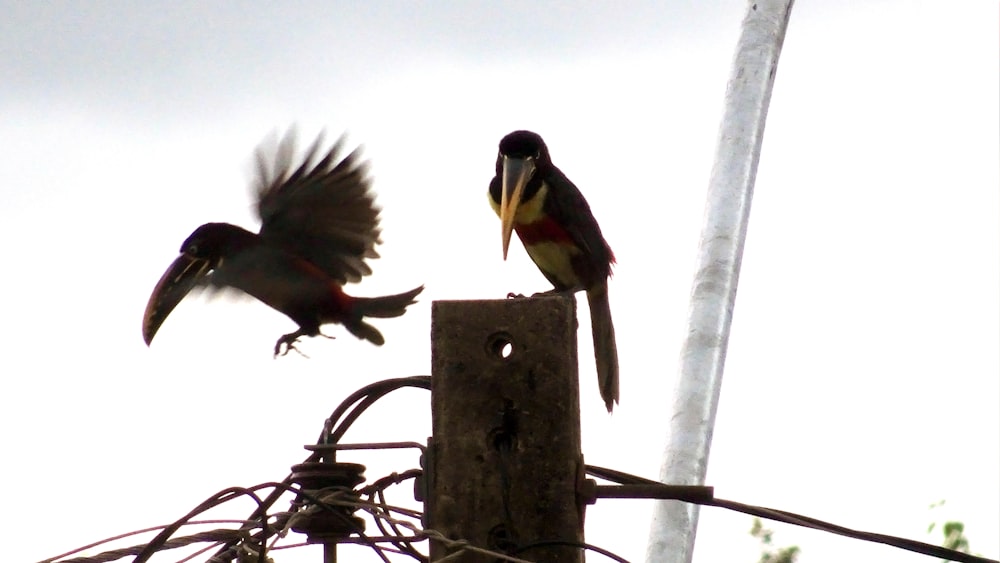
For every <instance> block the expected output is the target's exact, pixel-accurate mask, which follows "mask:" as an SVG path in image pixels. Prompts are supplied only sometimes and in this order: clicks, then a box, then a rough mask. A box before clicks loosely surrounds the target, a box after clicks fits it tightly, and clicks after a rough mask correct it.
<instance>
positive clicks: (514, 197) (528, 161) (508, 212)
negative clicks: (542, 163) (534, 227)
mask: <svg viewBox="0 0 1000 563" xmlns="http://www.w3.org/2000/svg"><path fill="white" fill-rule="evenodd" d="M534 172H535V159H533V158H531V157H527V158H514V157H510V156H504V157H503V178H502V183H501V187H502V190H501V192H500V233H501V236H502V237H503V259H504V260H506V259H507V248H508V247H509V246H510V235H511V232H513V230H514V217H516V216H517V206H518V205H520V204H521V196H522V195H523V194H524V187H525V186H526V185H528V180H530V179H531V175H532V174H533V173H534Z"/></svg>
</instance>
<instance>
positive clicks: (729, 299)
mask: <svg viewBox="0 0 1000 563" xmlns="http://www.w3.org/2000/svg"><path fill="white" fill-rule="evenodd" d="M792 4H793V0H750V1H749V2H748V6H747V12H746V16H745V17H744V19H743V26H742V32H741V34H740V39H739V42H738V44H737V47H736V54H735V57H734V60H733V67H732V72H731V76H730V78H729V85H728V87H727V89H726V100H725V113H724V115H723V119H722V124H721V126H720V130H719V140H718V144H717V146H716V154H715V164H714V165H713V167H712V175H711V180H710V181H709V186H708V198H707V202H706V206H705V223H704V226H703V228H702V233H701V242H700V244H699V253H698V254H699V256H698V266H697V270H696V273H695V277H694V284H693V287H692V291H691V305H690V313H689V318H688V331H687V338H686V340H685V342H684V346H683V349H682V352H681V358H680V376H679V378H678V382H677V387H676V389H675V393H674V397H673V411H672V416H671V417H670V421H669V423H668V428H667V436H666V438H667V439H666V448H665V450H664V453H663V464H662V466H661V469H660V480H661V481H662V482H663V483H666V484H670V485H700V484H702V483H704V482H705V471H706V469H707V467H708V454H709V450H710V448H711V443H712V430H713V428H714V426H715V413H716V409H717V406H718V402H719V391H720V389H721V387H722V371H723V366H724V364H725V359H726V348H727V346H728V343H729V327H730V324H731V322H732V314H733V305H734V303H735V301H736V286H737V282H738V280H739V272H740V262H741V259H742V256H743V243H744V240H745V239H746V230H747V222H748V220H749V217H750V202H751V200H752V198H753V186H754V179H755V177H756V174H757V161H758V158H759V156H760V147H761V142H762V140H763V136H764V122H765V120H766V118H767V107H768V103H769V102H770V99H771V88H772V86H773V84H774V75H775V72H776V70H777V65H778V56H779V55H780V53H781V45H782V42H783V41H784V38H785V29H786V28H787V25H788V18H789V15H790V13H791V10H792ZM697 524H698V506H697V505H694V504H686V503H682V502H677V501H658V502H657V503H656V506H655V508H654V513H653V520H652V524H651V527H650V535H649V544H648V546H647V548H646V561H647V562H649V563H688V562H690V561H691V557H692V554H693V551H694V538H695V531H696V528H697Z"/></svg>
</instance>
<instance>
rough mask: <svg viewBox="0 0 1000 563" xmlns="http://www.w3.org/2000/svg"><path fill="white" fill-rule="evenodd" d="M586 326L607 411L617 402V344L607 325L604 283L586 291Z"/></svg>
mask: <svg viewBox="0 0 1000 563" xmlns="http://www.w3.org/2000/svg"><path fill="white" fill-rule="evenodd" d="M587 302H588V303H590V324H591V327H592V329H593V331H594V358H595V359H596V360H597V384H598V385H599V386H600V388H601V398H603V399H604V404H605V406H607V407H608V412H611V411H612V409H614V406H615V404H616V403H618V345H617V344H616V343H615V325H614V324H612V322H611V303H610V302H608V284H607V282H605V283H603V284H600V285H598V286H597V287H593V288H591V289H589V290H587Z"/></svg>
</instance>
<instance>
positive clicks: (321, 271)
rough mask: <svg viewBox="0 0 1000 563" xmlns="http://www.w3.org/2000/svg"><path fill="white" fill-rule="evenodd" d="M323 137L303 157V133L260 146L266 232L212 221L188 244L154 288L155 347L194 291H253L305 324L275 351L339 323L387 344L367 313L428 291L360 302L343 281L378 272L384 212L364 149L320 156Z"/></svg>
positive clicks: (388, 310) (389, 312) (149, 332)
mask: <svg viewBox="0 0 1000 563" xmlns="http://www.w3.org/2000/svg"><path fill="white" fill-rule="evenodd" d="M322 142H323V136H322V135H320V136H319V138H317V139H316V142H315V143H313V145H312V146H311V147H310V148H309V150H308V151H307V152H306V154H305V156H304V157H303V158H302V159H301V160H298V159H296V157H295V134H294V132H293V131H289V132H288V134H286V135H285V137H284V138H283V139H282V140H281V141H280V142H275V141H274V140H273V139H272V140H271V142H270V143H268V142H265V143H264V144H262V145H261V146H260V147H258V149H257V153H256V157H257V170H256V179H255V186H254V190H255V192H256V197H257V214H258V215H259V216H260V220H261V227H260V232H259V233H257V234H254V233H252V232H250V231H247V230H246V229H243V228H241V227H237V226H236V225H230V224H228V223H206V224H204V225H202V226H200V227H198V228H197V229H195V230H194V232H193V233H191V235H190V236H189V237H188V238H187V240H185V241H184V244H182V245H181V250H180V252H181V255H180V256H179V257H178V258H177V259H176V260H174V263H173V264H171V265H170V267H169V268H167V271H166V272H165V273H164V274H163V277H161V278H160V281H159V282H158V283H157V284H156V287H155V288H154V289H153V293H152V295H150V297H149V303H148V304H147V305H146V312H145V314H144V315H143V318H142V336H143V339H145V341H146V344H147V345H148V344H149V343H150V342H152V340H153V336H155V335H156V331H157V330H159V328H160V325H161V324H163V321H164V320H166V318H167V316H168V315H169V314H170V312H171V311H173V310H174V307H176V306H177V304H178V303H180V301H181V300H182V299H183V298H184V296H185V295H187V294H188V292H189V291H191V290H192V289H193V288H195V287H198V286H207V287H210V288H217V289H221V288H233V289H237V290H240V291H243V292H246V293H248V294H250V295H252V296H254V297H256V298H257V299H259V300H261V301H263V302H264V303H265V304H267V305H268V306H270V307H272V308H273V309H275V310H277V311H279V312H281V313H284V314H285V315H287V316H288V317H289V318H291V319H292V320H293V321H295V322H296V323H297V324H298V325H299V329H298V330H296V331H295V332H291V333H289V334H286V335H284V336H282V337H281V338H279V339H278V341H277V343H276V344H275V345H274V355H275V356H277V355H278V354H279V353H282V346H284V352H283V354H287V353H288V352H289V351H290V350H293V349H295V343H296V342H297V341H298V338H299V337H300V336H317V335H319V334H320V331H319V329H320V325H323V324H326V323H340V324H342V325H344V327H345V328H347V330H348V331H349V332H350V333H351V334H353V335H354V336H357V337H358V338H361V339H364V340H367V341H369V342H371V343H373V344H376V345H379V346H381V345H382V344H383V343H384V342H385V339H384V338H383V337H382V334H381V333H379V331H378V330H377V329H376V328H375V327H373V326H371V325H370V324H368V323H366V322H365V318H366V317H379V318H384V317H398V316H400V315H402V314H403V313H404V312H406V307H407V306H409V305H412V304H413V303H414V302H415V301H414V298H415V297H416V296H417V294H419V293H420V292H421V291H423V286H420V287H417V288H414V289H411V290H410V291H407V292H405V293H400V294H397V295H387V296H384V297H352V296H350V295H348V294H346V293H344V290H343V287H342V286H343V285H344V284H346V283H348V282H357V281H359V280H360V279H361V278H362V276H366V275H368V274H370V273H371V268H369V267H368V265H367V264H366V263H365V260H366V259H367V258H378V253H377V252H376V251H375V245H376V244H379V243H381V240H380V239H379V235H380V233H381V229H380V228H379V208H378V207H376V206H375V202H374V194H373V193H372V191H371V179H370V177H369V175H368V166H367V162H366V161H364V160H362V159H361V156H360V154H359V149H355V150H354V151H353V152H351V153H350V154H348V155H347V156H346V157H343V158H341V157H340V153H341V151H342V149H343V145H344V138H343V137H341V139H340V140H339V141H338V142H337V143H335V144H334V146H333V147H332V148H331V149H330V150H329V151H326V152H325V153H324V152H321V145H322Z"/></svg>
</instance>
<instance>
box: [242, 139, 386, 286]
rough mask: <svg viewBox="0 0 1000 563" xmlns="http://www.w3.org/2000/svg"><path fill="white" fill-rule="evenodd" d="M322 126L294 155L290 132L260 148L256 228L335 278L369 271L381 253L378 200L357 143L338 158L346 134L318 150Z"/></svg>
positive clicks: (351, 279) (354, 278) (268, 240)
mask: <svg viewBox="0 0 1000 563" xmlns="http://www.w3.org/2000/svg"><path fill="white" fill-rule="evenodd" d="M322 144H323V135H322V134H321V135H320V136H319V137H318V138H317V139H316V142H314V143H313V144H312V146H311V147H310V148H309V150H307V151H306V153H305V155H304V156H303V157H302V158H301V159H298V158H296V155H295V132H294V131H293V130H290V131H289V132H288V133H287V134H286V135H285V137H284V138H283V139H282V140H281V141H280V142H277V143H275V142H274V140H273V139H272V140H271V142H267V141H265V142H264V143H262V144H261V146H260V147H258V149H257V155H256V156H257V177H256V179H255V182H254V184H255V185H254V189H255V191H256V195H257V212H258V214H259V215H260V219H261V227H260V236H261V237H262V238H263V239H264V242H265V243H267V244H273V245H277V246H279V247H281V248H283V249H285V250H286V251H287V252H289V253H291V254H294V255H296V256H298V257H301V258H304V259H305V260H307V261H309V262H310V263H312V264H313V265H315V266H316V267H317V268H319V269H320V270H322V271H323V272H325V273H326V274H327V275H329V276H330V277H332V278H333V279H335V280H338V281H339V282H340V283H347V282H356V281H359V280H360V279H361V277H362V276H366V275H368V274H370V273H371V268H369V267H368V265H367V264H366V263H365V260H366V259H367V258H378V253H377V252H376V251H375V245H376V244H379V243H381V242H382V241H381V240H380V239H379V235H380V233H381V232H382V231H381V228H380V227H379V208H378V207H376V206H375V195H374V194H373V193H372V191H371V178H370V177H369V175H368V163H367V161H365V160H363V159H362V158H361V155H360V148H358V149H355V150H354V151H353V152H351V153H350V154H348V155H347V156H345V157H343V158H341V155H340V153H341V152H342V149H343V147H344V137H341V138H340V139H339V140H338V141H337V142H336V143H335V144H334V145H333V147H332V148H331V149H330V150H329V151H326V152H322V151H321V149H320V147H321V146H322Z"/></svg>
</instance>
